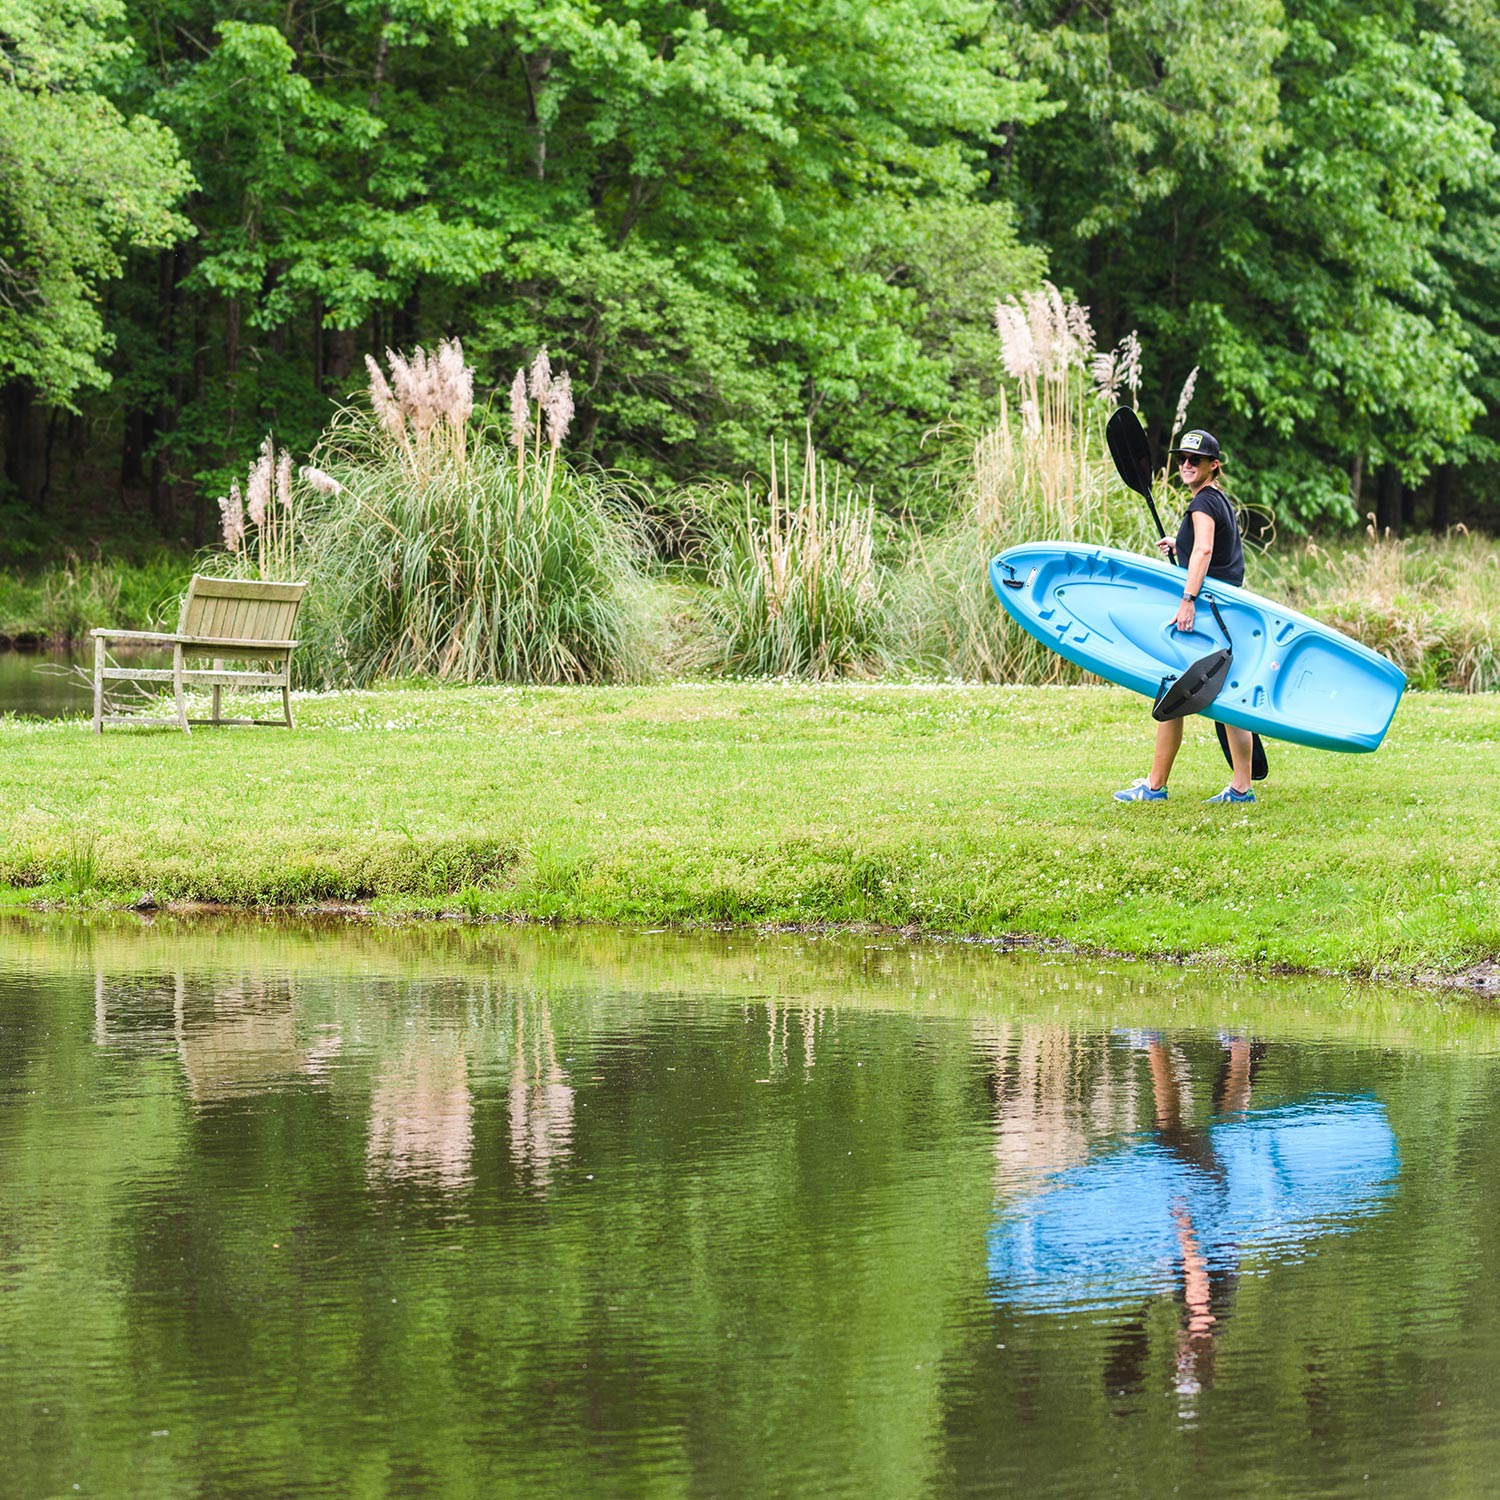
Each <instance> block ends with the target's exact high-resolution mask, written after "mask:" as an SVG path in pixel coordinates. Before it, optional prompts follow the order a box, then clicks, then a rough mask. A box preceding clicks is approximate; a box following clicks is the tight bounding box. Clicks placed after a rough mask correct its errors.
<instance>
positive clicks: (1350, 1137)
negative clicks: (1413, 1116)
mask: <svg viewBox="0 0 1500 1500" xmlns="http://www.w3.org/2000/svg"><path fill="white" fill-rule="evenodd" d="M1088 1045H1089V1044H1088V1043H1082V1044H1080V1046H1078V1047H1077V1048H1075V1049H1072V1050H1073V1052H1074V1054H1075V1055H1074V1056H1072V1057H1071V1058H1070V1063H1069V1066H1067V1067H1056V1066H1054V1068H1053V1069H1052V1070H1051V1075H1050V1076H1052V1077H1053V1078H1054V1079H1056V1080H1057V1081H1058V1086H1057V1087H1056V1088H1055V1091H1054V1092H1055V1094H1056V1096H1057V1098H1056V1101H1055V1105H1054V1114H1053V1118H1054V1119H1055V1121H1056V1122H1057V1129H1056V1132H1055V1138H1056V1143H1055V1144H1054V1145H1053V1146H1052V1147H1051V1149H1050V1150H1049V1149H1048V1147H1047V1145H1046V1143H1045V1133H1043V1139H1042V1141H1041V1143H1035V1140H1034V1132H1035V1123H1034V1122H1035V1120H1036V1118H1038V1114H1037V1111H1036V1110H1035V1109H1031V1108H1028V1109H1027V1110H1026V1111H1024V1116H1025V1126H1026V1131H1027V1132H1028V1134H1026V1135H1024V1136H1023V1139H1025V1140H1027V1142H1028V1147H1029V1151H1030V1155H1029V1157H1028V1160H1027V1167H1028V1172H1030V1173H1035V1170H1036V1168H1037V1167H1039V1166H1043V1165H1045V1166H1046V1167H1047V1169H1048V1170H1046V1171H1045V1172H1044V1173H1043V1174H1041V1175H1040V1176H1036V1177H1034V1178H1033V1180H1030V1181H1028V1182H1027V1183H1026V1186H1025V1187H1024V1189H1023V1190H1022V1191H1021V1192H1020V1193H1019V1194H1016V1195H1014V1196H1012V1197H1010V1198H1009V1199H1008V1200H1007V1201H1005V1203H1004V1206H1003V1209H1002V1217H1001V1220H1000V1222H999V1223H998V1225H997V1227H996V1229H995V1230H994V1232H993V1234H992V1236H991V1241H990V1247H989V1269H990V1275H991V1277H992V1280H993V1294H994V1296H995V1297H996V1298H997V1299H998V1300H1000V1301H1002V1302H1005V1303H1009V1304H1011V1305H1013V1306H1016V1307H1018V1308H1021V1309H1025V1310H1028V1311H1033V1312H1036V1311H1042V1312H1089V1311H1100V1310H1105V1309H1109V1308H1115V1307H1120V1306H1122V1305H1127V1304H1129V1303H1131V1302H1132V1301H1135V1302H1138V1303H1139V1304H1140V1305H1139V1307H1138V1309H1137V1311H1136V1312H1135V1314H1134V1316H1133V1317H1132V1318H1131V1319H1130V1320H1129V1321H1128V1322H1127V1323H1126V1324H1125V1325H1124V1326H1123V1327H1122V1328H1121V1329H1120V1330H1119V1331H1118V1333H1117V1334H1116V1336H1115V1337H1114V1338H1113V1340H1112V1347H1111V1350H1110V1356H1109V1361H1108V1364H1107V1367H1106V1370H1105V1383H1106V1385H1107V1386H1108V1388H1109V1389H1110V1390H1111V1392H1112V1393H1114V1394H1116V1395H1129V1394H1131V1393H1133V1392H1135V1391H1137V1390H1139V1389H1140V1387H1141V1385H1142V1384H1143V1381H1144V1377H1145V1369H1146V1365H1147V1356H1148V1352H1149V1327H1150V1311H1151V1303H1152V1300H1153V1299H1155V1298H1157V1297H1160V1296H1171V1297H1172V1298H1174V1299H1175V1302H1176V1306H1177V1310H1178V1313H1177V1327H1176V1332H1175V1353H1174V1359H1173V1369H1174V1386H1175V1389H1176V1393H1177V1395H1178V1396H1179V1397H1180V1398H1181V1400H1182V1414H1183V1415H1184V1416H1190V1415H1191V1414H1192V1413H1193V1410H1194V1403H1195V1398H1196V1397H1197V1396H1198V1394H1199V1393H1200V1392H1201V1391H1202V1390H1203V1388H1204V1387H1205V1386H1206V1385H1207V1384H1208V1383H1209V1382H1211V1381H1212V1379H1213V1376H1214V1369H1215V1357H1216V1348H1217V1341H1218V1337H1219V1334H1220V1333H1221V1332H1222V1329H1223V1326H1224V1323H1225V1320H1226V1319H1227V1318H1228V1316H1229V1312H1230V1308H1231V1304H1232V1302H1233V1298H1234V1292H1235V1288H1236V1285H1237V1280H1238V1277H1239V1274H1240V1271H1241V1268H1242V1267H1243V1266H1245V1265H1246V1264H1247V1263H1252V1262H1253V1263H1256V1264H1258V1265H1261V1266H1263V1265H1265V1264H1269V1263H1271V1262H1274V1261H1276V1260H1286V1259H1289V1258H1292V1257H1294V1256H1299V1255H1302V1254H1305V1253H1307V1252H1308V1251H1309V1250H1310V1249H1311V1248H1312V1246H1313V1244H1314V1243H1315V1242H1316V1241H1317V1240H1319V1239H1321V1238H1324V1237H1327V1236H1331V1235H1337V1234H1344V1233H1347V1232H1349V1231H1350V1230H1351V1229H1352V1228H1354V1227H1355V1225H1356V1224H1357V1223H1358V1222H1359V1221H1360V1220H1361V1219H1362V1218H1365V1217H1366V1216H1368V1215H1370V1214H1372V1213H1374V1212H1377V1211H1378V1210H1379V1209H1380V1208H1381V1207H1383V1206H1385V1205H1387V1204H1388V1203H1389V1201H1390V1200H1391V1198H1392V1196H1393V1194H1394V1191H1395V1179H1396V1176H1397V1172H1398V1169H1399V1162H1398V1156H1397V1150H1396V1138H1395V1135H1394V1133H1393V1132H1392V1130H1391V1127H1390V1124H1389V1122H1388V1120H1387V1118H1386V1113H1385V1110H1384V1108H1383V1107H1382V1106H1381V1105H1380V1104H1379V1102H1378V1101H1376V1100H1375V1099H1373V1098H1369V1097H1361V1096H1358V1095H1348V1096H1338V1095H1330V1094H1327V1093H1320V1094H1318V1095H1315V1096H1313V1097H1310V1098H1306V1099H1301V1100H1297V1101H1294V1102H1291V1103H1283V1104H1280V1105H1277V1106H1273V1107H1267V1108H1263V1109H1255V1108H1253V1107H1252V1105H1253V1094H1254V1088H1255V1081H1256V1077H1257V1074H1258V1071H1259V1069H1260V1068H1261V1066H1262V1064H1263V1063H1264V1061H1265V1059H1266V1056H1267V1052H1268V1048H1267V1045H1266V1044H1265V1043H1263V1042H1258V1041H1254V1040H1252V1039H1251V1038H1249V1037H1248V1036H1243V1035H1230V1036H1225V1037H1222V1038H1221V1039H1220V1042H1219V1050H1220V1056H1219V1061H1218V1066H1217V1068H1216V1070H1215V1076H1214V1080H1213V1085H1212V1089H1211V1091H1210V1096H1209V1103H1208V1107H1207V1111H1206V1113H1205V1114H1204V1115H1202V1116H1201V1117H1200V1116H1199V1114H1198V1113H1197V1110H1196V1105H1195V1092H1194V1088H1193V1079H1192V1076H1191V1071H1190V1068H1189V1064H1188V1060H1187V1057H1186V1055H1185V1054H1184V1051H1183V1049H1182V1047H1181V1046H1180V1045H1178V1044H1176V1043H1174V1042H1173V1041H1172V1040H1171V1039H1169V1038H1167V1037H1165V1036H1163V1035H1160V1034H1155V1033H1148V1034H1135V1035H1130V1036H1126V1037H1124V1038H1116V1039H1115V1045H1114V1046H1113V1048H1111V1049H1110V1050H1111V1052H1112V1054H1113V1056H1112V1057H1106V1058H1105V1059H1104V1060H1103V1061H1104V1066H1103V1068H1102V1069H1101V1076H1102V1077H1105V1078H1110V1077H1114V1076H1116V1072H1117V1070H1118V1068H1119V1066H1120V1063H1121V1060H1122V1059H1123V1060H1124V1061H1125V1062H1126V1064H1127V1069H1128V1070H1127V1073H1126V1076H1127V1077H1130V1076H1132V1075H1133V1073H1134V1071H1135V1070H1134V1068H1133V1067H1129V1066H1128V1065H1129V1064H1130V1063H1134V1062H1137V1061H1138V1060H1139V1059H1140V1058H1142V1057H1144V1059H1145V1061H1146V1064H1147V1069H1148V1072H1149V1076H1150V1081H1151V1104H1152V1117H1151V1125H1150V1127H1149V1129H1148V1130H1146V1131H1144V1132H1138V1133H1136V1135H1135V1136H1134V1137H1133V1138H1132V1137H1131V1136H1130V1135H1128V1134H1123V1133H1119V1132H1120V1127H1121V1126H1122V1125H1124V1122H1125V1121H1127V1120H1129V1119H1130V1118H1131V1117H1132V1116H1133V1114H1134V1108H1133V1102H1134V1101H1133V1096H1132V1095H1131V1094H1130V1092H1129V1090H1128V1089H1120V1090H1112V1089H1109V1088H1100V1087H1098V1086H1096V1088H1095V1090H1094V1093H1093V1095H1092V1096H1091V1101H1090V1102H1091V1104H1092V1105H1093V1107H1094V1114H1093V1116H1092V1118H1093V1119H1094V1120H1095V1121H1097V1120H1098V1119H1100V1117H1103V1118H1104V1119H1105V1120H1108V1121H1110V1123H1111V1125H1112V1126H1113V1127H1114V1132H1115V1134H1114V1139H1113V1141H1112V1142H1111V1143H1107V1144H1105V1145H1104V1146H1103V1147H1101V1148H1100V1149H1099V1150H1098V1151H1097V1152H1095V1153H1094V1154H1093V1156H1092V1158H1091V1159H1089V1160H1086V1161H1085V1160H1083V1157H1084V1156H1085V1155H1087V1154H1088V1152H1087V1147H1086V1144H1085V1143H1086V1141H1087V1139H1088V1134H1089V1132H1088V1131H1086V1130H1085V1129H1084V1128H1083V1127H1082V1126H1081V1125H1080V1124H1079V1123H1078V1122H1077V1119H1076V1117H1077V1114H1078V1111H1077V1107H1076V1106H1077V1102H1078V1094H1079V1090H1078V1088H1077V1086H1076V1084H1075V1083H1074V1082H1073V1080H1074V1079H1075V1078H1076V1076H1077V1075H1078V1074H1079V1073H1080V1072H1082V1071H1083V1069H1081V1068H1080V1067H1079V1066H1078V1061H1079V1059H1078V1057H1077V1055H1076V1053H1078V1052H1082V1051H1085V1050H1087V1048H1088ZM1061 1050H1064V1051H1067V1050H1069V1049H1066V1048H1062V1049H1061ZM1044 1076H1047V1075H1043V1074H1039V1075H1038V1077H1039V1078H1041V1077H1044ZM1116 1099H1118V1100H1120V1101H1121V1102H1122V1103H1123V1106H1124V1107H1123V1108H1120V1109H1112V1104H1113V1103H1114V1101H1115V1100H1116ZM1069 1100H1071V1101H1072V1102H1073V1104H1074V1108H1073V1110H1071V1111H1070V1110H1069V1109H1068V1107H1067V1106H1068V1102H1069ZM1013 1113H1014V1110H1013V1108H1011V1107H1010V1105H1009V1101H1008V1100H1007V1098H1006V1097H1005V1096H1003V1095H1002V1096H1001V1097H1000V1098H999V1099H998V1100H997V1122H996V1135H997V1140H998V1141H1000V1142H1001V1143H1008V1142H1009V1141H1011V1140H1012V1139H1013V1138H1014V1136H1015V1129H1016V1127H1015V1122H1014V1120H1013V1119H1012V1118H1011V1116H1012V1115H1013ZM1125 1129H1127V1130H1128V1129H1129V1127H1128V1126H1125ZM1002 1166H1003V1170H1002V1175H1001V1181H1002V1185H1003V1186H1005V1187H1013V1186H1014V1185H1015V1183H1016V1181H1017V1180H1018V1179H1017V1175H1016V1173H1015V1172H1014V1171H1013V1170H1010V1168H1011V1166H1012V1162H1011V1156H1010V1155H1009V1154H1006V1155H1005V1156H1004V1157H1003V1159H1002Z"/></svg>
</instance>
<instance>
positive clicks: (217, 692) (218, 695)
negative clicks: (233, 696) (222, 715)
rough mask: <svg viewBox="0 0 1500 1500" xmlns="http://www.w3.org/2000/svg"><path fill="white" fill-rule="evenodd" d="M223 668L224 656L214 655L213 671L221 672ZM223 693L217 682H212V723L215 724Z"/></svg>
mask: <svg viewBox="0 0 1500 1500" xmlns="http://www.w3.org/2000/svg"><path fill="white" fill-rule="evenodd" d="M223 670H224V658H223V657H222V656H216V657H214V671H215V672H222V671H223ZM223 693H224V689H223V688H221V687H220V686H219V684H218V683H217V682H216V683H215V684H214V723H215V724H217V723H218V722H219V704H220V701H221V699H222V697H223Z"/></svg>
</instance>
